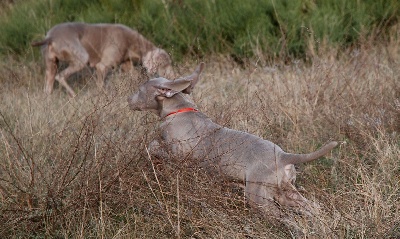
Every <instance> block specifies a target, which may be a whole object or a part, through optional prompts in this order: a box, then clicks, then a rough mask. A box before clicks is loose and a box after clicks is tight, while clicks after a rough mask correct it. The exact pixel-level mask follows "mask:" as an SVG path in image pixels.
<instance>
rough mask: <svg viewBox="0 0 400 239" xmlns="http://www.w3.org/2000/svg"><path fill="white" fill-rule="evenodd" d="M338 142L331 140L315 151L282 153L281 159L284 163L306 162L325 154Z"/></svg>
mask: <svg viewBox="0 0 400 239" xmlns="http://www.w3.org/2000/svg"><path fill="white" fill-rule="evenodd" d="M337 145H338V143H337V142H336V141H332V142H330V143H328V144H325V145H324V146H322V147H321V148H320V149H318V150H317V151H315V152H312V153H309V154H289V153H282V154H281V160H282V161H283V163H284V164H299V163H307V162H310V161H313V160H316V159H318V158H320V157H322V156H324V155H325V154H327V153H329V152H330V151H331V150H332V149H333V148H334V147H336V146H337Z"/></svg>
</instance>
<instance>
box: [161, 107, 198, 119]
mask: <svg viewBox="0 0 400 239" xmlns="http://www.w3.org/2000/svg"><path fill="white" fill-rule="evenodd" d="M190 111H192V112H197V111H198V110H196V109H195V108H182V109H179V110H177V111H173V112H171V113H169V114H167V115H166V116H164V118H167V117H168V116H170V115H174V114H177V113H183V112H190Z"/></svg>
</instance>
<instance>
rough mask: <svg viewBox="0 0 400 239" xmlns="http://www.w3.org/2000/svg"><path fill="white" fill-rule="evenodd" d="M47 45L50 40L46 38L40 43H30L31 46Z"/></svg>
mask: <svg viewBox="0 0 400 239" xmlns="http://www.w3.org/2000/svg"><path fill="white" fill-rule="evenodd" d="M49 43H50V38H46V39H44V40H42V41H36V42H32V43H31V46H43V45H46V44H49Z"/></svg>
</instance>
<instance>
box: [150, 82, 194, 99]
mask: <svg viewBox="0 0 400 239" xmlns="http://www.w3.org/2000/svg"><path fill="white" fill-rule="evenodd" d="M190 84H191V81H190V80H188V79H184V78H182V79H176V80H173V81H167V82H163V83H162V84H160V85H157V86H155V87H156V88H157V92H158V93H159V96H164V97H167V98H170V97H172V96H174V95H175V94H176V93H178V92H181V91H184V90H185V89H187V88H188V87H189V86H190Z"/></svg>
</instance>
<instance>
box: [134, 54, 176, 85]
mask: <svg viewBox="0 0 400 239" xmlns="http://www.w3.org/2000/svg"><path fill="white" fill-rule="evenodd" d="M142 62H143V66H144V67H146V69H147V72H148V73H149V75H150V76H151V77H153V76H159V77H165V78H167V79H174V78H175V73H174V70H173V69H172V61H171V58H170V56H169V55H168V53H167V52H166V51H164V50H163V49H160V48H156V49H155V50H152V51H149V52H147V54H146V55H145V56H144V57H143V60H142Z"/></svg>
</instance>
